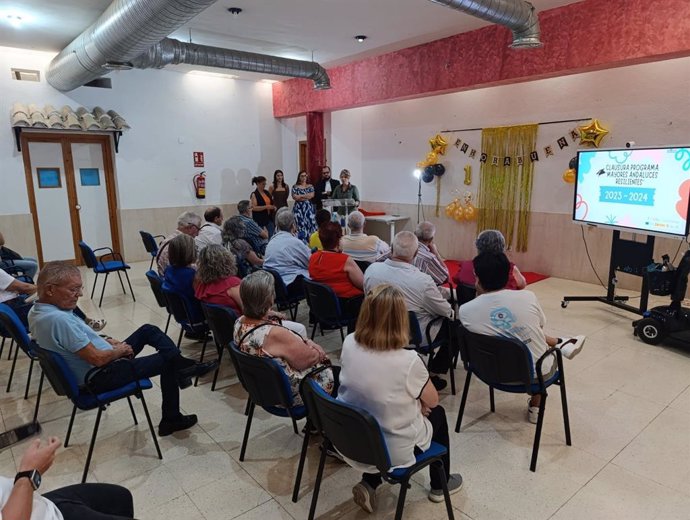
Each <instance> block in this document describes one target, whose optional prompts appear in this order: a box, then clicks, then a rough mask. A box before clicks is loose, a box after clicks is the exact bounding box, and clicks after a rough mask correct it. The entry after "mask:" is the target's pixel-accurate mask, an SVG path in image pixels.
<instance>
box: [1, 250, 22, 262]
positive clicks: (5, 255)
mask: <svg viewBox="0 0 690 520" xmlns="http://www.w3.org/2000/svg"><path fill="white" fill-rule="evenodd" d="M23 258H24V257H23V256H22V255H20V254H19V253H17V252H16V251H12V250H11V249H10V248H9V247H5V246H0V260H2V261H7V260H21V259H23Z"/></svg>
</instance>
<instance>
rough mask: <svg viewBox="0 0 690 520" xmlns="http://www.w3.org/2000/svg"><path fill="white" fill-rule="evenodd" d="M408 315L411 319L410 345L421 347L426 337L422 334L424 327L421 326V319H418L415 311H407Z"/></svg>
mask: <svg viewBox="0 0 690 520" xmlns="http://www.w3.org/2000/svg"><path fill="white" fill-rule="evenodd" d="M407 315H408V317H409V320H410V345H414V346H415V347H421V346H422V341H424V339H423V336H422V328H421V327H420V326H419V320H418V319H417V314H415V312H414V311H407Z"/></svg>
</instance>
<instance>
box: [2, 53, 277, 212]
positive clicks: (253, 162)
mask: <svg viewBox="0 0 690 520" xmlns="http://www.w3.org/2000/svg"><path fill="white" fill-rule="evenodd" d="M52 56H53V55H52V54H50V53H43V52H35V51H27V50H21V49H10V48H6V47H0V114H6V117H7V118H8V119H7V120H6V123H5V124H4V125H0V185H1V186H2V190H0V215H13V214H25V213H28V212H29V206H28V200H27V194H26V183H25V180H24V169H23V164H22V159H21V154H20V153H19V152H17V150H16V147H15V144H14V137H13V134H12V129H11V127H10V124H9V116H10V110H11V107H12V103H14V102H16V101H20V102H23V103H26V104H29V103H36V104H37V105H39V106H41V105H45V104H53V105H54V106H56V107H57V108H60V107H61V106H62V105H65V104H68V105H71V106H73V107H76V106H78V105H84V106H86V107H88V108H90V109H91V108H93V107H94V106H95V105H99V106H101V107H103V108H105V109H106V110H107V109H114V110H116V111H117V112H119V113H120V114H121V115H122V116H123V117H125V119H127V121H128V123H129V124H130V125H131V127H132V129H131V130H129V131H127V132H125V134H124V135H123V136H122V139H121V141H120V153H119V154H117V156H116V172H117V173H116V177H117V184H118V199H119V205H120V209H125V210H126V209H140V208H164V207H178V206H189V205H196V204H197V200H196V199H195V198H194V194H193V190H192V183H191V179H192V176H193V175H194V173H196V172H198V171H200V170H201V169H195V168H194V167H193V161H192V152H193V151H203V152H204V153H205V160H206V167H205V168H204V169H205V170H206V173H207V175H208V177H207V198H206V200H205V201H204V204H217V203H227V202H231V201H237V200H240V199H241V198H245V197H246V196H247V194H248V193H249V192H250V191H251V188H252V187H251V183H250V179H251V177H252V176H253V175H257V174H262V175H265V176H267V177H269V176H272V174H273V170H274V169H276V168H280V167H281V166H282V164H283V163H282V159H283V157H282V156H283V152H284V151H283V144H282V143H283V135H282V130H281V124H280V123H279V122H278V121H276V120H275V119H274V118H273V113H272V92H271V86H270V84H267V83H261V82H250V81H241V80H228V79H222V78H215V77H208V76H195V75H190V74H182V73H178V72H174V71H168V70H160V71H159V70H146V71H138V70H132V71H123V72H118V73H113V74H111V75H110V77H111V78H112V80H113V88H112V89H111V90H108V89H97V88H89V87H81V88H78V89H76V90H74V91H72V92H68V93H61V92H58V91H57V90H55V89H53V88H52V87H50V85H48V83H47V82H46V81H45V74H44V71H45V68H46V66H47V64H48V63H49V62H50V59H51V58H52ZM10 67H17V68H28V69H40V70H41V72H42V78H41V83H31V82H19V81H14V80H12V79H10V70H9V69H10Z"/></svg>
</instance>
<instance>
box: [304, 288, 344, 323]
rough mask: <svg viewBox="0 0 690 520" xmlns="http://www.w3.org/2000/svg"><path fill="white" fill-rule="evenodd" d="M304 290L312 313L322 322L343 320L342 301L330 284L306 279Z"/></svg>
mask: <svg viewBox="0 0 690 520" xmlns="http://www.w3.org/2000/svg"><path fill="white" fill-rule="evenodd" d="M303 283H304V292H305V295H306V297H307V305H309V310H311V312H312V314H314V316H316V318H317V319H318V320H319V321H322V322H326V323H329V322H337V321H341V320H342V319H343V318H342V311H341V310H340V301H339V300H338V297H337V296H336V294H335V291H334V290H333V289H331V288H330V287H329V286H327V285H324V284H322V283H318V282H315V281H313V280H307V279H306V278H305V279H304V282H303Z"/></svg>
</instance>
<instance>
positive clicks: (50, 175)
mask: <svg viewBox="0 0 690 520" xmlns="http://www.w3.org/2000/svg"><path fill="white" fill-rule="evenodd" d="M36 175H37V176H38V187H39V188H61V187H62V183H61V182H60V168H36Z"/></svg>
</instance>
